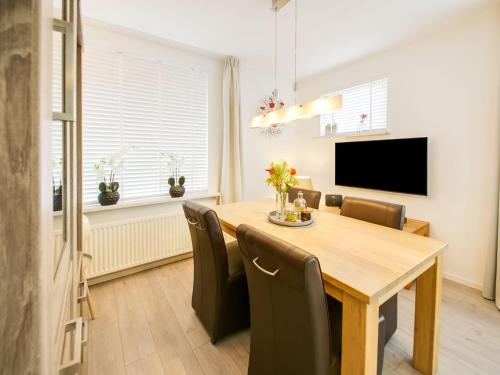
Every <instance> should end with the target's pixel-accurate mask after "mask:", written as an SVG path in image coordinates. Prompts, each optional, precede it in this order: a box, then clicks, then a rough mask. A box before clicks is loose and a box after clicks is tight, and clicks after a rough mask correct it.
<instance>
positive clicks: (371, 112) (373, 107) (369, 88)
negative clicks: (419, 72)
mask: <svg viewBox="0 0 500 375" xmlns="http://www.w3.org/2000/svg"><path fill="white" fill-rule="evenodd" d="M332 94H333V95H342V98H343V106H342V110H341V111H339V112H337V113H335V114H333V113H332V114H327V115H321V116H320V134H321V135H325V129H326V127H327V125H328V124H336V125H337V134H349V133H358V132H360V133H361V132H365V131H372V130H380V129H385V128H387V78H382V79H378V80H375V81H371V82H367V83H363V84H360V85H356V86H352V87H349V88H347V89H344V90H340V91H337V92H334V93H332ZM363 114H365V115H367V117H366V120H365V121H364V125H362V124H361V115H363Z"/></svg>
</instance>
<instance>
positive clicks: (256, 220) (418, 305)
mask: <svg viewBox="0 0 500 375" xmlns="http://www.w3.org/2000/svg"><path fill="white" fill-rule="evenodd" d="M274 206H275V205H274V200H272V199H262V200H257V201H249V202H239V203H232V204H225V205H220V206H216V207H215V208H214V210H215V211H216V213H217V215H218V217H219V221H220V224H221V227H222V230H223V231H224V232H226V233H228V234H230V235H232V236H236V228H237V227H238V225H240V224H248V225H251V226H253V227H255V228H257V229H259V230H261V231H263V232H265V233H267V234H269V235H272V236H274V237H276V238H278V239H280V240H282V241H285V242H287V243H290V244H292V245H294V246H297V247H298V248H300V249H302V250H305V251H307V252H309V253H311V254H313V255H315V256H316V257H317V258H318V260H319V262H320V264H321V270H322V274H323V283H324V287H325V292H326V293H327V294H328V295H330V296H332V297H334V298H335V299H337V300H339V301H341V302H342V306H343V307H342V309H343V321H342V358H341V368H342V375H358V374H364V375H375V374H376V371H377V346H378V316H379V306H380V305H381V304H382V303H384V302H385V301H387V300H388V299H389V298H390V297H392V296H393V295H395V294H396V293H398V291H400V290H401V289H402V288H404V287H405V286H406V285H407V284H409V283H411V282H412V281H414V280H416V294H415V326H414V341H413V367H414V368H415V369H417V370H418V371H420V372H422V373H423V374H425V375H431V374H435V373H436V371H437V363H438V347H439V310H440V302H441V285H442V276H441V254H442V252H443V250H444V249H445V248H446V246H447V244H446V243H444V242H441V241H438V240H436V239H432V238H428V237H423V236H418V235H415V234H411V233H407V232H404V231H400V230H396V229H392V228H387V227H384V226H380V225H376V224H371V223H368V222H364V221H360V220H356V219H352V218H349V217H345V216H341V215H338V214H335V213H332V212H328V211H327V210H324V209H320V210H315V211H314V212H313V213H312V218H313V220H314V222H313V223H312V224H311V225H310V226H308V227H300V228H291V227H285V226H280V225H276V224H272V223H270V222H269V221H268V219H267V213H268V212H270V211H272V210H273V209H274Z"/></svg>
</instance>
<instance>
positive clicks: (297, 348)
mask: <svg viewBox="0 0 500 375" xmlns="http://www.w3.org/2000/svg"><path fill="white" fill-rule="evenodd" d="M237 237H238V243H239V246H240V250H241V253H242V257H243V263H244V265H245V272H246V275H247V280H248V290H249V295H250V317H251V344H250V363H249V369H248V374H250V375H253V374H259V375H267V374H269V375H270V374H277V375H280V374H290V375H293V374H328V373H330V371H331V370H330V369H331V365H332V361H333V359H332V355H331V338H330V328H329V318H328V307H327V302H326V297H325V292H324V289H323V281H322V278H321V270H320V266H319V262H318V259H317V258H316V257H314V256H313V255H311V254H309V253H306V252H304V251H302V250H300V249H299V248H296V247H294V246H292V245H289V244H287V243H284V242H282V241H280V240H278V239H276V238H274V237H270V236H268V235H266V234H265V233H263V232H261V231H259V230H257V229H255V228H252V227H250V226H248V225H240V226H239V227H238V229H237Z"/></svg>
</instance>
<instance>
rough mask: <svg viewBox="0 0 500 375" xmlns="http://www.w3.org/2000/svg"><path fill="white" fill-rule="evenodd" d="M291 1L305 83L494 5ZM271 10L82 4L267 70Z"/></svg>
mask: <svg viewBox="0 0 500 375" xmlns="http://www.w3.org/2000/svg"><path fill="white" fill-rule="evenodd" d="M294 1H295V0H292V2H291V3H289V4H288V5H287V6H286V7H285V8H283V10H282V11H281V12H280V13H279V15H278V17H279V19H278V20H279V30H280V32H279V36H280V49H281V50H282V51H283V52H285V55H284V58H286V59H290V58H292V56H293V55H292V50H293V7H294V3H293V2H294ZM296 1H298V3H297V4H298V35H299V39H298V44H299V48H298V61H299V64H298V74H299V77H302V76H305V75H310V74H314V73H316V72H319V71H322V70H325V69H327V68H330V67H333V66H336V65H340V64H343V63H346V62H348V61H352V60H354V59H358V58H361V57H364V56H366V55H369V54H372V53H375V52H377V51H380V50H383V49H387V48H390V47H392V46H395V45H398V44H401V43H404V42H407V41H409V40H412V39H415V38H417V37H419V36H421V35H423V34H426V33H432V32H435V31H436V30H438V29H440V28H444V27H447V26H448V25H449V24H450V23H451V22H453V21H455V20H457V19H458V18H459V17H463V16H465V15H466V14H467V13H468V12H472V11H475V9H476V8H478V7H480V6H482V5H485V4H487V3H493V2H496V1H498V0H296ZM270 5H271V0H126V1H124V0H106V1H102V0H83V1H82V12H83V14H84V17H88V18H92V19H97V20H100V21H104V22H107V23H111V24H115V25H119V26H122V27H126V28H129V29H134V30H139V31H141V32H145V33H149V34H153V35H155V36H159V37H162V38H165V39H168V40H171V41H175V42H177V43H181V44H185V45H188V46H191V47H196V48H200V49H203V50H206V51H209V52H212V53H214V54H217V55H228V54H230V55H234V56H237V57H239V58H240V59H242V60H243V61H250V62H252V63H256V64H263V65H267V66H269V65H271V64H272V56H273V47H272V46H273V33H274V14H273V12H271V11H270ZM281 55H282V53H280V56H281Z"/></svg>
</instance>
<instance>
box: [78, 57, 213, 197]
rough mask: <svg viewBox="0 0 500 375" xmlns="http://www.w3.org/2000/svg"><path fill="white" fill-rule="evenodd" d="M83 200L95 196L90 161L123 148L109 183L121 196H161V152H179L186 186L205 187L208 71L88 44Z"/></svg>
mask: <svg viewBox="0 0 500 375" xmlns="http://www.w3.org/2000/svg"><path fill="white" fill-rule="evenodd" d="M83 116H84V119H83V121H84V127H83V129H84V130H83V200H84V202H85V203H95V202H96V201H97V195H98V194H99V190H98V184H99V182H100V181H98V179H97V177H96V175H95V172H94V164H96V163H97V162H98V161H99V160H100V159H101V158H103V157H108V156H110V155H111V154H113V153H116V152H119V151H120V150H121V149H122V148H126V147H127V146H128V145H133V146H135V149H134V150H133V151H131V152H129V153H128V154H127V156H126V159H125V163H124V168H123V169H122V171H121V172H120V174H119V175H117V176H116V177H115V180H116V181H118V182H119V183H120V190H119V192H120V194H121V199H131V198H134V199H135V198H141V197H151V196H157V195H161V194H166V193H167V192H168V189H169V187H170V186H169V185H168V184H167V180H168V177H169V176H170V171H169V170H167V165H166V161H165V160H164V159H162V157H161V156H160V153H161V152H166V153H173V154H175V155H176V156H178V157H184V160H185V163H184V166H183V168H182V169H181V170H180V174H181V175H184V176H185V177H186V183H185V187H186V191H191V192H193V191H206V190H208V76H207V73H206V72H205V71H203V70H200V69H195V68H191V67H183V66H176V65H172V64H166V63H163V62H160V61H152V60H146V59H142V58H137V57H132V56H127V55H124V54H119V53H111V52H106V51H101V50H94V49H91V48H86V50H85V53H84V58H83Z"/></svg>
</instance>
